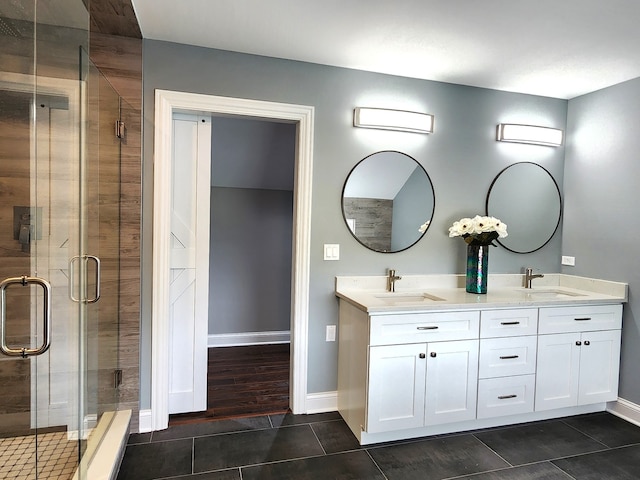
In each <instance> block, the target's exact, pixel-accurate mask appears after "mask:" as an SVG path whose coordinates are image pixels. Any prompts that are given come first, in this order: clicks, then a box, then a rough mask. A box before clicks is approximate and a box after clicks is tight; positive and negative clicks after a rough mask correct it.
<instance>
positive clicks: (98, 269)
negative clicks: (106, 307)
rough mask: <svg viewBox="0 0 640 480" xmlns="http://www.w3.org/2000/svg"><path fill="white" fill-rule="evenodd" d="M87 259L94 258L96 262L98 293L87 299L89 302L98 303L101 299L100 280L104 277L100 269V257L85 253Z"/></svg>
mask: <svg viewBox="0 0 640 480" xmlns="http://www.w3.org/2000/svg"><path fill="white" fill-rule="evenodd" d="M85 258H86V259H87V260H93V261H94V262H96V294H95V296H94V297H93V298H92V299H87V303H96V302H97V301H98V300H100V281H101V277H102V273H101V270H100V259H99V258H98V257H96V256H95V255H85Z"/></svg>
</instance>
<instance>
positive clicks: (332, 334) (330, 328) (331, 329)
mask: <svg viewBox="0 0 640 480" xmlns="http://www.w3.org/2000/svg"><path fill="white" fill-rule="evenodd" d="M335 341H336V326H335V325H327V342H335Z"/></svg>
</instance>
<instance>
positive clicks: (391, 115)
mask: <svg viewBox="0 0 640 480" xmlns="http://www.w3.org/2000/svg"><path fill="white" fill-rule="evenodd" d="M353 126H354V127H362V128H377V129H382V130H398V131H401V132H413V133H433V115H429V114H428V113H419V112H407V111H404V110H387V109H384V108H365V107H356V108H355V109H354V110H353Z"/></svg>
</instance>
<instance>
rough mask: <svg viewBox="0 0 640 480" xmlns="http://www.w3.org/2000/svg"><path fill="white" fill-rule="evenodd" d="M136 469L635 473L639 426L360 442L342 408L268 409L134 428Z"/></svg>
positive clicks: (397, 479)
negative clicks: (252, 414)
mask: <svg viewBox="0 0 640 480" xmlns="http://www.w3.org/2000/svg"><path fill="white" fill-rule="evenodd" d="M132 479H135V480H152V479H167V480H168V479H171V480H294V479H295V480H321V479H322V480H327V479H340V480H343V479H344V480H347V479H349V480H358V479H362V480H378V479H380V480H385V479H386V480H413V479H420V480H425V479H427V480H444V479H456V480H461V479H467V480H534V479H535V480H571V479H574V480H631V479H640V427H637V426H635V425H633V424H631V423H628V422H626V421H624V420H622V419H620V418H618V417H615V416H613V415H611V414H609V413H605V412H602V413H595V414H589V415H580V416H576V417H567V418H562V419H557V420H548V421H542V422H535V423H527V424H523V425H517V426H508V427H498V428H492V429H485V430H478V431H474V432H467V433H458V434H450V435H440V436H434V437H427V438H420V439H413V440H406V441H397V442H390V443H385V444H377V445H368V446H366V447H361V446H360V445H358V443H357V440H356V438H355V437H354V436H353V434H352V433H351V431H350V430H349V429H348V427H347V425H346V424H345V423H344V421H343V420H342V419H341V418H340V416H339V414H338V413H326V414H315V415H291V414H286V415H284V414H281V415H265V416H259V417H248V418H238V419H226V420H218V421H212V422H203V423H194V424H189V425H177V426H172V427H169V429H167V430H163V431H159V432H152V433H147V434H133V435H131V436H130V438H129V444H128V446H127V449H126V452H125V456H124V459H123V462H122V466H121V468H120V473H119V476H118V480H132Z"/></svg>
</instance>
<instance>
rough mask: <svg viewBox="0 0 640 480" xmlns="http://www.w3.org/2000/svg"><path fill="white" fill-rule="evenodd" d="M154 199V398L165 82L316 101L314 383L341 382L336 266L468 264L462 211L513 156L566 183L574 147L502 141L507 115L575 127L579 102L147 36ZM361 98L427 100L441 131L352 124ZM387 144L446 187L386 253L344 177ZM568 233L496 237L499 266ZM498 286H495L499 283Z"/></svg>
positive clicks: (537, 261)
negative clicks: (329, 251)
mask: <svg viewBox="0 0 640 480" xmlns="http://www.w3.org/2000/svg"><path fill="white" fill-rule="evenodd" d="M143 62H144V63H143V65H144V98H145V105H144V118H145V124H144V132H145V133H144V145H145V148H144V185H145V188H144V199H143V203H144V205H143V212H144V224H143V232H144V239H143V242H144V243H143V246H144V255H145V258H144V263H143V265H144V267H143V289H144V290H143V307H144V312H143V315H142V326H141V328H142V329H141V335H142V342H143V344H142V348H143V351H142V364H141V370H142V378H143V380H142V385H141V391H142V394H141V395H142V400H141V401H142V405H143V408H144V406H145V405H148V404H149V387H150V368H151V367H150V364H149V360H148V355H149V341H150V340H149V339H150V325H151V319H150V313H149V312H150V299H151V296H150V294H149V292H150V285H149V280H150V278H151V277H150V275H151V272H150V270H151V262H150V259H151V247H150V246H151V213H152V209H153V205H152V198H153V197H152V194H153V192H152V185H153V184H152V179H153V171H152V168H153V167H152V161H153V118H154V104H153V98H154V89H156V88H161V89H167V90H178V91H187V92H194V93H204V94H212V95H222V96H228V97H238V98H250V99H258V100H267V101H274V102H283V103H293V104H300V105H312V106H314V107H315V130H314V151H313V161H314V170H313V172H314V173H313V198H312V225H311V236H312V239H311V264H310V274H311V279H310V292H309V297H310V305H309V307H310V313H309V350H308V365H309V370H308V378H309V380H308V382H309V383H308V387H307V392H309V393H313V392H323V391H333V390H335V389H336V384H337V343H336V342H329V343H328V342H325V327H326V325H329V324H336V322H337V316H338V304H337V300H336V298H335V296H334V293H333V286H334V277H335V276H336V275H382V274H384V273H385V270H386V269H387V268H389V267H391V268H395V269H397V270H398V273H399V274H400V275H410V274H433V273H462V272H463V271H464V262H465V244H464V242H463V241H461V240H460V239H451V238H449V237H448V234H447V230H448V228H449V226H450V225H451V223H452V222H453V221H454V220H457V219H459V218H461V217H466V216H473V215H475V214H482V213H483V212H484V204H485V196H486V193H487V190H488V189H489V186H490V184H491V180H492V179H493V178H494V177H495V175H496V174H498V172H500V171H501V170H502V169H503V168H504V167H506V166H507V165H509V164H511V163H513V162H517V161H524V160H527V161H532V162H536V163H539V164H541V165H542V166H544V167H545V168H547V169H548V170H549V171H550V172H551V173H552V174H553V175H554V177H555V178H556V180H557V181H558V183H559V184H562V172H563V163H564V148H549V147H539V146H531V145H517V144H504V143H498V142H496V141H495V128H496V124H498V123H500V122H512V123H529V124H540V125H546V126H552V127H558V128H564V127H565V124H566V111H567V102H566V101H564V100H558V99H552V98H546V97H536V96H531V95H520V94H513V93H507V92H500V91H495V90H487V89H480V88H474V87H466V86H461V85H452V84H446V83H439V82H431V81H424V80H416V79H410V78H403V77H394V76H390V75H382V74H374V73H369V72H361V71H356V70H348V69H342V68H335V67H328V66H322V65H315V64H309V63H302V62H294V61H288V60H278V59H272V58H267V57H260V56H252V55H244V54H237V53H232V52H225V51H220V50H212V49H205V48H200V47H192V46H185V45H178V44H172V43H166V42H158V41H153V40H145V42H144V58H143ZM356 106H372V107H385V108H393V109H403V110H412V111H424V112H428V113H431V114H434V115H435V118H436V120H435V132H434V134H432V135H419V134H410V133H402V132H391V131H382V130H369V129H357V128H353V126H352V115H353V108H354V107H356ZM379 150H400V151H403V152H405V153H407V154H408V155H410V156H412V157H413V158H415V159H416V160H417V161H418V162H420V163H421V164H422V165H423V166H424V168H425V169H426V171H427V172H428V173H429V176H430V177H431V181H432V182H433V185H434V190H435V196H436V202H435V204H436V209H435V213H434V217H433V221H432V225H431V227H430V228H429V230H428V231H427V233H426V235H425V236H424V237H423V238H422V239H421V240H420V241H419V242H418V243H417V244H416V245H415V246H414V247H412V248H410V249H408V250H406V251H403V252H400V253H395V254H382V253H375V252H372V251H369V250H367V249H365V248H364V247H362V245H360V244H359V243H358V242H357V241H356V240H355V239H354V238H353V237H352V236H351V234H350V233H349V231H348V230H347V226H346V225H345V224H344V221H343V219H342V214H341V205H340V196H341V192H342V186H343V183H344V180H345V178H346V176H347V175H348V173H349V172H350V170H351V169H352V168H353V166H354V165H355V164H356V163H357V162H358V161H359V160H361V159H362V158H364V157H365V156H367V155H369V154H371V153H373V152H376V151H379ZM325 243H338V244H340V261H337V262H336V261H331V262H325V261H323V244H325ZM560 246H561V235H560V233H559V232H558V233H557V234H556V235H555V237H554V238H553V239H552V241H551V242H550V243H549V244H547V245H546V246H545V247H544V248H543V249H541V250H540V251H538V252H535V253H533V254H529V255H517V254H514V253H511V252H508V251H506V250H504V249H503V248H500V247H498V248H495V249H492V252H491V259H490V262H489V263H490V265H489V270H490V272H491V273H517V272H520V271H521V269H522V267H524V266H527V265H531V266H533V267H535V268H539V269H541V270H543V271H547V272H558V271H559V269H560ZM489 288H491V286H490V285H489Z"/></svg>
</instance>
